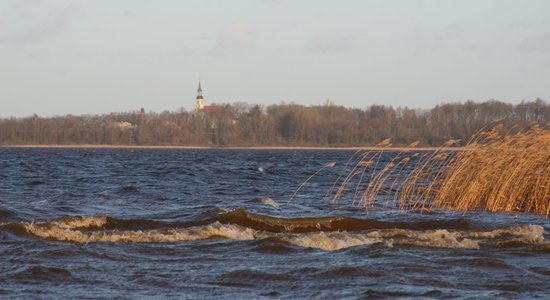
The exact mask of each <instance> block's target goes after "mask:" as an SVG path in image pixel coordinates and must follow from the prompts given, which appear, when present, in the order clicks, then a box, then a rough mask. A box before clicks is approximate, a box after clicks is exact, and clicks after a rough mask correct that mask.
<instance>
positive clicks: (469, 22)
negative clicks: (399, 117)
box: [0, 0, 550, 117]
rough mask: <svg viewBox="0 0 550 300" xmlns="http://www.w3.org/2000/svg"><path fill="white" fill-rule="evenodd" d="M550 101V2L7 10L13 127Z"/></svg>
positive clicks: (26, 2)
mask: <svg viewBox="0 0 550 300" xmlns="http://www.w3.org/2000/svg"><path fill="white" fill-rule="evenodd" d="M199 80H200V81H201V82H202V85H203V90H204V96H205V102H206V103H207V104H210V103H213V102H216V103H223V102H230V103H232V102H236V101H245V102H250V103H258V104H264V105H269V104H276V103H280V102H282V101H285V102H287V103H288V102H292V101H293V102H296V103H300V104H304V105H316V104H322V103H324V102H325V101H326V100H327V99H330V100H332V101H333V102H334V103H336V104H339V105H344V106H348V107H358V108H365V107H367V106H369V105H372V104H385V105H393V106H409V107H411V108H427V107H432V106H435V105H436V104H439V103H442V102H463V101H466V100H468V99H470V100H474V101H485V100H488V99H498V100H501V101H506V102H510V103H518V102H520V101H521V100H527V101H530V100H534V99H535V98H537V97H540V98H542V99H544V100H546V101H550V1H546V0H541V1H534V0H524V1H516V0H514V1H504V0H495V1H481V0H475V1H465V0H462V1H454V0H453V1H444V0H433V1H428V0H426V1H414V0H406V1H405V0H404V1H387V0H381V1H367V0H357V1H353V0H347V1H344V0H342V1H336V0H334V1H328V0H327V1H321V0H286V1H285V0H256V1H253V0H231V1H228V0H220V1H209V0H197V1H194V0H186V1H179V0H173V1H169V0H165V1H161V0H159V1H145V0H143V1H140V0H119V1H116V0H95V1H83V0H82V1H72V0H20V1H12V0H1V1H0V117H6V116H28V115H31V114H33V113H36V114H38V115H41V116H53V115H63V114H76V115H78V114H97V113H109V112H113V111H116V112H120V111H130V110H137V109H139V108H141V107H144V108H145V109H146V110H147V111H156V112H161V111H164V110H170V111H174V110H177V109H179V108H182V107H184V108H185V109H187V110H192V109H193V107H194V102H195V96H196V89H197V84H198V81H199Z"/></svg>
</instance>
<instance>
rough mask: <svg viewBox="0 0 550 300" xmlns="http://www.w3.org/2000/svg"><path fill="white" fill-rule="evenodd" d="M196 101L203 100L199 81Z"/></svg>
mask: <svg viewBox="0 0 550 300" xmlns="http://www.w3.org/2000/svg"><path fill="white" fill-rule="evenodd" d="M197 99H203V98H202V88H201V82H200V81H199V88H198V89H197Z"/></svg>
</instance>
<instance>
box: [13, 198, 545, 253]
mask: <svg viewBox="0 0 550 300" xmlns="http://www.w3.org/2000/svg"><path fill="white" fill-rule="evenodd" d="M16 226H17V227H19V228H22V229H23V230H24V232H25V233H28V234H31V235H33V236H35V237H37V238H40V239H47V240H54V241H63V242H75V243H95V242H113V243H176V242H187V241H198V240H210V239H228V240H261V239H267V238H270V239H275V240H277V241H279V242H281V243H286V244H291V245H295V246H298V247H305V248H317V249H322V250H327V251H332V250H339V249H344V248H349V247H354V246H361V245H370V244H381V245H383V246H386V247H407V246H414V247H427V248H462V249H479V248H481V247H510V246H521V245H535V246H539V247H540V246H542V247H544V248H545V249H548V248H550V246H549V245H550V242H548V241H547V240H545V238H544V228H543V227H542V226H539V225H517V226H509V227H501V228H493V229H472V228H471V227H472V224H469V223H468V222H466V221H464V220H454V221H453V220H451V221H427V222H384V221H377V220H363V219H356V218H350V217H343V216H334V217H319V218H279V217H272V216H267V215H261V214H255V213H251V212H249V211H247V210H245V209H242V208H240V209H236V210H233V211H230V212H224V213H220V214H218V215H217V216H215V217H212V218H210V219H206V220H200V221H196V222H193V223H162V222H157V221H151V220H122V219H115V218H110V217H108V216H105V215H94V216H77V217H63V218H60V219H54V220H45V221H33V222H22V223H17V224H16Z"/></svg>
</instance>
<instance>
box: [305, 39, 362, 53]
mask: <svg viewBox="0 0 550 300" xmlns="http://www.w3.org/2000/svg"><path fill="white" fill-rule="evenodd" d="M354 48H355V39H354V38H353V37H352V36H340V37H330V36H316V37H314V38H312V39H310V40H309V41H308V42H307V44H306V50H307V52H310V53H322V54H328V53H340V52H347V51H350V50H352V49H354Z"/></svg>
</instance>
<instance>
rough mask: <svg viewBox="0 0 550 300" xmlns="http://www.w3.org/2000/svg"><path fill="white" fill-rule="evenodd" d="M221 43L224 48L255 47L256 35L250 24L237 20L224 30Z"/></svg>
mask: <svg viewBox="0 0 550 300" xmlns="http://www.w3.org/2000/svg"><path fill="white" fill-rule="evenodd" d="M219 45H220V46H221V47H223V48H254V47H255V46H256V35H255V32H254V30H252V28H251V27H249V26H248V25H246V24H244V23H242V22H235V23H233V24H231V25H229V26H227V27H225V28H224V29H223V30H222V32H221V33H220V36H219Z"/></svg>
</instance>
